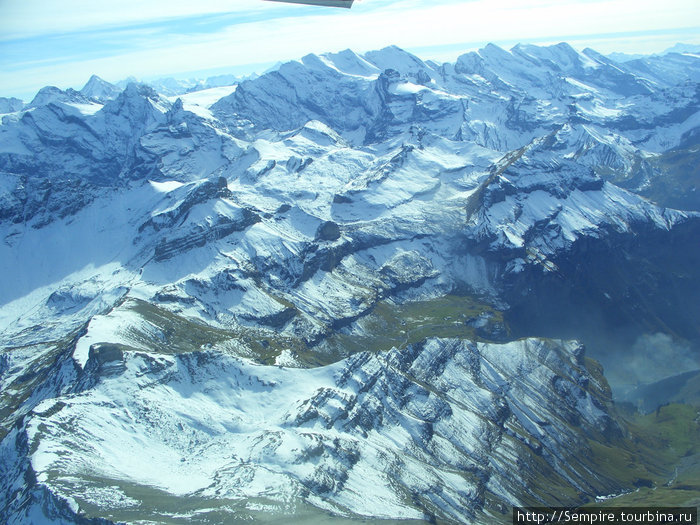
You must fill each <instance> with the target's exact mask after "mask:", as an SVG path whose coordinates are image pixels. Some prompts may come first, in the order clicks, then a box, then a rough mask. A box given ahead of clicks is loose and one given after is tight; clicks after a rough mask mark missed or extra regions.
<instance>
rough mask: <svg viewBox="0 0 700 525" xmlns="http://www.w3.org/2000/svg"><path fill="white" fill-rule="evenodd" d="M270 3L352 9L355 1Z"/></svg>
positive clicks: (278, 0) (332, 0) (309, 0)
mask: <svg viewBox="0 0 700 525" xmlns="http://www.w3.org/2000/svg"><path fill="white" fill-rule="evenodd" d="M268 1H269V2H285V3H287V4H307V5H324V6H328V7H345V8H347V9H350V8H351V7H352V3H353V2H354V1H355V0H268Z"/></svg>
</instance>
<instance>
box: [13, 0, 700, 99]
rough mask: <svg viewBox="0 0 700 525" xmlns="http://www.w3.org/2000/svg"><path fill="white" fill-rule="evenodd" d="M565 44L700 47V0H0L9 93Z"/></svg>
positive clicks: (628, 48) (647, 49)
mask: <svg viewBox="0 0 700 525" xmlns="http://www.w3.org/2000/svg"><path fill="white" fill-rule="evenodd" d="M660 5H663V8H660ZM561 41H567V42H569V43H570V44H572V45H573V46H574V47H576V48H579V49H581V48H584V47H593V48H594V49H596V50H598V51H601V52H603V53H610V52H613V51H621V52H629V53H638V52H641V53H652V52H658V51H662V50H663V49H666V48H668V47H670V46H672V45H673V44H674V43H676V42H686V43H693V44H700V2H698V1H697V0H664V2H663V3H662V4H660V3H659V2H658V0H654V1H650V0H535V1H530V0H520V1H518V0H471V1H457V0H420V1H419V0H356V2H355V6H354V7H353V8H352V10H346V9H332V8H320V7H311V6H301V5H287V4H279V3H276V2H265V1H262V0H194V1H192V0H190V1H183V0H168V1H164V0H148V1H144V0H119V1H115V0H62V1H60V2H59V1H56V0H0V96H16V97H19V98H22V99H25V100H29V99H31V97H32V96H33V95H34V93H36V91H37V90H38V89H39V88H41V87H43V86H45V85H55V86H58V87H60V88H62V89H65V88H68V87H73V88H76V89H79V88H80V87H82V85H83V84H84V83H85V82H86V81H87V79H88V78H89V77H90V75H91V74H93V73H94V74H97V75H99V76H101V77H102V78H104V79H106V80H108V81H111V82H116V81H118V80H121V79H124V78H126V77H128V76H135V77H137V78H140V79H144V80H148V79H154V78H159V77H165V76H175V77H205V76H208V75H211V74H221V73H234V74H247V73H250V72H254V71H255V72H261V71H263V70H264V69H266V68H267V67H269V66H271V65H273V64H274V63H276V62H278V61H285V60H292V59H295V58H299V57H301V56H303V55H305V54H307V53H323V52H325V51H339V50H342V49H346V48H351V49H353V50H355V51H358V52H364V51H369V50H371V49H379V48H381V47H384V46H387V45H391V44H394V45H398V46H399V47H402V48H404V49H407V50H409V51H411V52H414V53H416V54H417V55H419V56H420V57H421V58H431V59H434V60H439V61H453V60H454V59H455V58H456V57H457V56H458V55H459V54H460V53H462V52H464V51H469V50H472V49H477V48H479V47H483V46H484V45H485V44H487V43H488V42H493V43H496V44H498V45H501V46H503V47H510V46H512V45H514V44H516V43H518V42H523V43H536V44H550V43H557V42H561Z"/></svg>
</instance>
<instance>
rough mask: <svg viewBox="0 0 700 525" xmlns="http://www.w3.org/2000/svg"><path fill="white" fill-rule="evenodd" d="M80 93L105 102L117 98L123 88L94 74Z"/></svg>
mask: <svg viewBox="0 0 700 525" xmlns="http://www.w3.org/2000/svg"><path fill="white" fill-rule="evenodd" d="M80 93H82V94H83V95H84V96H86V97H88V98H90V99H92V100H95V101H97V102H105V101H107V100H112V99H114V98H116V97H117V96H118V95H119V93H121V89H119V88H118V87H117V86H115V85H114V84H111V83H109V82H107V81H106V80H103V79H101V78H100V77H98V76H97V75H92V76H91V77H90V79H89V80H88V81H87V82H86V84H85V86H83V89H81V90H80Z"/></svg>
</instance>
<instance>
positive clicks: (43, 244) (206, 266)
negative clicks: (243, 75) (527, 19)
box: [0, 44, 700, 523]
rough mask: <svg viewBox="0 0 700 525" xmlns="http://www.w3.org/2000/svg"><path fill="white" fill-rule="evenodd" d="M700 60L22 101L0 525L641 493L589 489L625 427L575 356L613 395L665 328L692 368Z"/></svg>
mask: <svg viewBox="0 0 700 525" xmlns="http://www.w3.org/2000/svg"><path fill="white" fill-rule="evenodd" d="M697 60H698V59H697V57H694V56H690V55H677V56H675V55H674V56H671V55H669V58H668V59H664V58H660V57H656V58H653V59H651V58H650V59H648V60H647V59H644V60H642V61H641V62H639V61H633V62H632V63H625V64H620V63H615V62H613V61H611V59H609V58H606V57H603V56H602V55H599V54H597V53H596V52H594V51H592V50H586V51H584V52H577V51H575V50H574V49H572V48H571V47H569V46H567V45H565V44H561V45H557V46H551V47H546V48H538V47H534V46H516V47H515V48H513V49H512V50H510V51H505V50H502V49H500V48H497V47H496V46H487V47H486V48H484V49H482V50H480V51H479V52H475V53H469V54H467V55H464V56H462V57H460V59H459V60H458V61H457V62H456V63H455V64H443V65H438V64H435V63H433V62H423V61H421V60H420V59H418V58H417V57H415V56H412V55H410V54H408V53H406V52H404V51H402V50H400V49H398V48H387V49H384V50H381V51H376V52H371V53H367V54H366V55H364V56H359V55H356V54H354V53H352V52H351V51H345V52H342V53H337V54H328V55H322V56H314V55H311V56H307V57H305V58H304V59H302V60H301V61H299V62H293V63H290V64H285V65H283V66H281V67H280V68H279V69H278V70H277V71H274V72H271V73H268V74H266V75H263V76H261V77H259V78H256V79H253V80H249V81H245V82H242V83H241V84H240V85H239V86H238V87H237V88H236V89H235V91H233V92H232V93H231V94H230V95H228V96H226V97H224V98H221V99H220V100H217V101H215V100H212V101H211V103H209V104H204V105H202V102H201V100H203V99H202V97H199V98H197V99H190V98H188V96H187V95H183V96H182V97H181V98H180V99H177V98H175V97H171V98H168V97H165V96H164V95H160V94H158V93H156V92H155V91H154V90H153V89H151V88H149V87H147V86H144V85H135V84H132V85H130V86H128V87H126V89H124V90H123V91H120V90H119V89H116V88H114V86H110V85H107V84H106V83H103V82H101V81H99V79H91V81H90V82H89V83H88V85H86V86H85V88H84V89H83V90H81V91H80V92H77V91H72V90H70V91H66V92H63V91H60V90H57V89H56V88H46V89H44V90H42V91H41V92H40V93H39V94H38V95H37V97H36V98H35V99H34V100H33V101H32V102H31V103H30V104H29V105H27V106H26V107H23V108H19V107H17V106H16V105H12V104H9V103H8V104H9V105H8V108H7V109H8V110H9V111H8V113H7V114H5V115H3V117H2V119H3V121H2V122H3V124H2V126H0V203H1V206H0V237H1V238H2V240H3V242H2V244H0V275H4V276H12V277H11V278H5V281H4V282H3V283H2V284H3V286H2V287H0V341H2V346H3V352H2V354H0V385H2V390H1V394H0V403H1V404H0V415H2V423H1V427H0V428H1V429H2V436H4V439H3V441H2V454H3V455H2V457H3V460H2V466H1V467H0V468H2V469H4V470H3V479H5V478H6V479H12V480H13V481H12V483H11V484H10V485H8V487H7V488H6V490H4V492H3V496H2V498H3V499H2V500H1V501H0V516H3V518H4V519H6V520H8V521H10V522H17V523H20V522H22V520H26V519H30V517H31V516H40V515H41V516H43V517H44V518H45V520H48V522H50V520H53V522H55V523H73V522H79V523H80V522H82V521H81V520H83V521H85V520H88V519H93V518H95V519H109V520H113V521H114V520H117V521H119V520H124V521H137V520H139V519H145V520H157V519H159V518H157V516H168V519H170V520H171V521H173V522H177V520H178V519H180V518H178V516H187V517H186V518H182V519H183V520H200V522H202V523H205V522H220V521H221V520H222V519H242V518H244V517H245V518H254V519H266V518H270V517H271V516H276V515H278V514H283V515H287V516H290V515H293V516H296V517H302V516H303V517H305V519H309V520H313V519H317V518H318V517H319V516H324V519H326V517H325V515H324V513H327V512H330V513H332V514H333V515H334V516H336V517H338V516H351V517H352V516H374V517H383V518H396V519H399V518H415V519H441V520H448V521H450V520H452V521H456V522H463V521H469V520H472V519H476V520H486V521H488V519H490V517H492V516H500V515H501V514H502V512H504V509H506V508H507V506H508V505H510V504H514V503H516V502H517V503H530V502H532V503H543V504H575V503H579V502H581V501H584V500H585V499H587V498H588V499H590V498H592V497H594V496H596V495H599V494H602V493H605V494H609V493H611V492H615V491H618V490H621V489H624V488H629V484H630V481H629V478H628V477H624V476H622V477H617V478H616V477H615V476H611V475H608V474H605V475H603V474H601V475H599V476H598V475H596V474H593V473H595V472H600V469H596V462H597V461H599V460H600V457H599V456H596V451H598V452H599V451H600V450H601V448H600V447H598V445H600V446H601V447H608V448H610V447H612V448H613V449H614V448H615V447H623V446H624V443H625V428H624V424H622V423H620V422H619V421H618V420H617V419H616V416H615V411H614V410H613V409H612V408H611V405H610V394H609V392H608V391H607V387H606V386H605V385H606V384H605V381H604V379H603V378H602V377H601V376H600V374H599V372H598V371H597V369H596V368H595V367H594V366H593V365H592V363H591V362H590V361H586V360H585V359H584V358H583V356H582V353H581V350H580V347H579V346H578V344H577V343H573V342H562V341H560V339H566V340H570V339H580V340H583V341H585V343H586V345H587V348H588V352H589V354H590V355H592V356H594V357H596V358H599V359H601V360H602V361H603V363H604V364H605V365H606V367H608V368H609V369H610V370H612V372H613V374H612V376H613V377H614V378H615V382H614V384H613V387H614V388H619V387H620V386H621V382H623V379H624V378H623V375H622V374H620V373H615V366H618V365H619V363H624V361H625V359H626V358H627V357H628V356H630V355H631V353H632V352H634V351H635V349H636V348H639V341H642V340H646V339H645V338H647V339H648V338H649V337H652V338H653V337H666V338H668V340H669V341H672V342H673V343H674V344H676V345H677V346H678V348H684V349H686V350H684V351H683V352H680V353H677V352H674V351H669V353H668V354H669V355H668V359H667V361H668V363H669V366H670V367H674V366H675V367H676V368H679V367H683V368H684V369H687V368H693V367H696V368H700V364H698V363H697V353H696V352H695V353H693V351H692V350H690V351H688V350H687V349H693V348H695V346H693V345H697V344H698V341H699V340H700V334H699V333H698V331H697V323H696V321H695V320H696V319H697V318H698V316H700V311H698V307H699V306H698V303H697V297H698V293H699V292H700V275H699V274H698V272H697V268H698V267H700V252H698V249H697V243H696V242H695V240H696V239H697V238H698V234H700V216H699V215H698V214H697V212H696V211H693V210H694V209H695V210H697V209H698V208H697V207H693V206H692V203H693V202H694V200H693V195H694V194H693V188H694V185H695V184H696V182H697V178H696V177H695V175H697V173H696V172H695V171H692V170H688V169H687V167H688V166H690V165H692V163H693V159H694V158H695V157H694V156H693V155H695V153H694V152H695V149H697V148H696V145H697V144H696V143H697V140H696V139H697V137H698V133H697V129H698V124H699V123H700V120H699V118H700V117H699V116H698V115H700V112H699V111H700V110H699V109H698V89H697V82H698V78H697ZM671 71H672V72H673V74H671V73H670V72H671ZM195 100H196V101H197V102H196V103H195V102H194V101H195ZM694 177H695V178H694ZM675 188H680V190H679V191H680V193H678V195H680V197H679V198H677V199H675V200H674V197H673V195H675V191H676V190H675ZM649 197H651V198H652V199H653V200H649ZM673 202H681V203H690V204H691V205H690V206H687V207H686V209H684V210H676V209H671V208H668V207H665V206H667V205H668V204H670V203H673ZM543 337H552V338H555V339H557V341H552V340H548V339H542V338H543ZM521 338H526V339H521ZM669 348H671V345H669ZM643 369H644V367H642V368H641V370H643ZM618 372H619V369H618ZM661 379H663V378H662V377H657V375H655V374H653V373H652V374H651V375H650V376H649V378H648V382H649V383H651V382H655V381H658V380H661ZM635 381H639V382H641V383H642V384H643V383H644V382H645V381H646V379H645V375H644V373H643V372H640V374H638V375H636V376H635ZM622 386H624V385H622ZM207 414H212V415H209V416H208V415H207ZM144 454H146V455H144ZM145 465H151V466H148V467H146V466H145ZM606 472H607V471H606ZM368 480H371V483H370V482H369V481H368ZM368 487H374V490H368ZM552 487H554V488H552ZM202 509H205V510H202ZM200 511H201V512H200ZM44 518H42V519H44ZM37 519H38V518H37ZM337 519H340V518H337ZM207 520H208V521H207ZM217 520H218V521H217ZM190 522H196V521H190Z"/></svg>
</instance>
